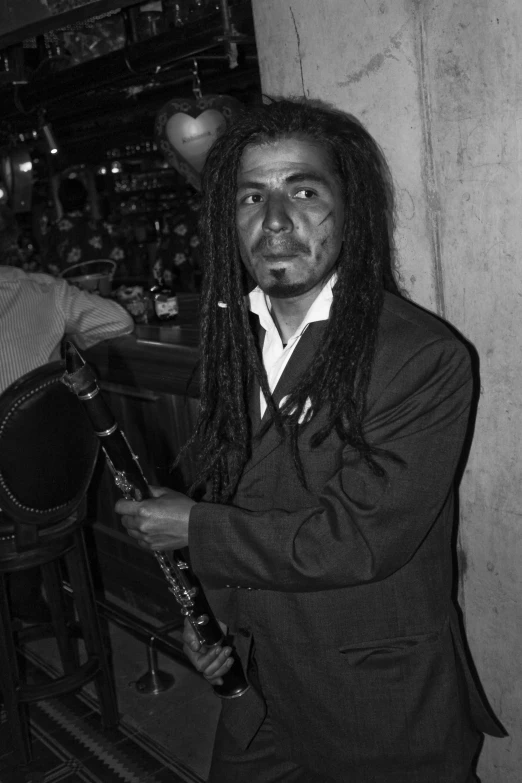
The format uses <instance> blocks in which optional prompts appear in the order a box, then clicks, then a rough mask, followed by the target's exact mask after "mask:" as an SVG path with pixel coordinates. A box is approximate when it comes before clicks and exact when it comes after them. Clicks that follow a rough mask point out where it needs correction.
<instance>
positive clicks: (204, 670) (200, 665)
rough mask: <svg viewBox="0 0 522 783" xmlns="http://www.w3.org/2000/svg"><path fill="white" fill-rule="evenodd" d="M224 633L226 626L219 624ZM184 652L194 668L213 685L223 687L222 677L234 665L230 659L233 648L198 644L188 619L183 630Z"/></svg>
mask: <svg viewBox="0 0 522 783" xmlns="http://www.w3.org/2000/svg"><path fill="white" fill-rule="evenodd" d="M219 624H220V626H221V629H222V631H223V633H226V626H225V625H223V623H219ZM183 651H184V653H185V655H186V656H187V658H188V659H189V661H190V662H191V663H192V665H193V666H194V668H196V669H197V670H198V672H201V674H202V675H203V676H204V677H205V678H206V679H207V680H208V681H209V683H210V684H211V685H222V684H223V680H222V676H223V675H224V674H226V673H227V671H228V670H229V669H230V667H231V666H232V663H233V658H232V657H230V654H231V652H232V648H231V647H221V645H220V644H216V646H215V647H210V648H209V647H205V645H201V644H200V643H199V642H198V638H197V636H196V633H195V631H194V629H193V628H192V626H191V624H190V623H189V621H188V620H187V619H185V627H184V629H183Z"/></svg>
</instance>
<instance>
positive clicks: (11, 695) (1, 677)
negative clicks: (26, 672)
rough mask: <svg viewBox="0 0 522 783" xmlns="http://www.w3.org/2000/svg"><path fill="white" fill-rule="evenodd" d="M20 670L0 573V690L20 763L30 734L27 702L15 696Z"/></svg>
mask: <svg viewBox="0 0 522 783" xmlns="http://www.w3.org/2000/svg"><path fill="white" fill-rule="evenodd" d="M19 684H20V669H19V666H18V658H17V652H16V647H15V643H14V635H13V626H12V622H11V611H10V608H9V601H8V599H7V580H6V575H5V574H4V573H2V574H0V690H1V692H2V697H3V701H4V708H5V712H6V716H7V724H8V726H9V729H10V731H11V736H12V740H13V746H14V749H15V753H16V755H17V758H18V760H19V762H20V764H22V765H25V764H29V762H30V761H31V758H32V750H31V736H30V727H29V717H28V713H27V705H25V704H23V703H21V702H20V701H19V699H18V686H19Z"/></svg>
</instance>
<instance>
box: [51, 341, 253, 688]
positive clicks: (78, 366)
mask: <svg viewBox="0 0 522 783" xmlns="http://www.w3.org/2000/svg"><path fill="white" fill-rule="evenodd" d="M64 350H65V374H64V378H63V380H64V383H65V384H66V386H68V387H69V389H71V391H73V392H74V393H75V394H76V395H77V396H78V398H79V399H80V400H81V401H82V402H83V403H84V405H85V409H86V411H87V414H88V416H89V419H90V421H91V424H92V426H93V428H94V431H95V433H96V435H97V436H98V437H99V438H100V441H101V446H102V450H103V452H104V454H105V459H106V461H107V465H108V467H109V470H110V472H111V473H112V476H113V479H114V483H115V484H116V486H117V487H118V489H119V490H120V492H121V493H122V495H123V497H124V498H125V500H138V501H139V500H144V499H147V498H152V497H153V495H152V493H151V490H150V487H149V485H148V483H147V480H146V478H145V476H144V474H143V471H142V469H141V466H140V463H139V461H138V457H137V456H136V454H134V452H133V450H132V448H131V447H130V444H129V442H128V440H127V438H126V437H125V433H124V432H123V431H122V430H121V429H120V428H119V426H118V423H117V421H116V419H115V418H114V415H113V413H112V411H111V410H110V408H109V407H108V405H107V404H106V403H105V401H104V400H103V398H102V396H101V393H100V387H99V386H98V381H97V379H96V376H95V375H94V372H93V371H92V369H91V367H90V366H89V365H88V364H87V363H86V362H85V360H84V359H83V357H82V356H81V354H80V352H79V351H78V349H77V348H76V346H75V345H73V344H72V343H71V342H69V341H65V343H64ZM154 556H155V558H156V560H157V561H158V563H159V566H160V568H161V570H162V571H163V574H164V576H165V578H166V580H167V583H168V586H169V587H168V589H169V590H170V592H171V593H172V595H173V596H174V598H175V599H176V601H177V602H178V603H179V605H180V606H181V614H182V615H183V616H184V617H186V618H187V620H188V621H189V623H190V624H191V626H192V628H193V629H194V631H195V633H196V636H197V638H198V641H199V642H200V644H202V645H205V647H208V648H210V647H214V646H215V645H217V644H221V643H222V642H223V640H224V638H225V637H224V634H223V631H222V630H221V626H220V625H219V623H218V621H217V619H216V617H215V616H214V614H213V612H212V609H211V608H210V605H209V603H208V601H207V598H206V596H205V594H204V592H203V589H202V587H201V584H200V582H199V580H198V578H197V577H196V575H195V574H194V572H193V571H192V570H191V568H190V566H189V564H188V563H187V561H186V560H185V559H184V557H183V554H182V552H181V551H180V550H175V551H169V552H167V551H164V552H154ZM232 658H233V661H234V662H233V664H232V666H231V667H230V669H229V670H228V671H227V672H226V673H225V674H223V675H222V680H223V683H222V685H215V686H213V687H214V691H215V693H216V694H217V695H218V696H220V697H221V698H223V699H234V698H237V697H238V696H242V695H243V693H245V692H246V691H247V690H248V688H249V687H250V686H249V684H248V682H247V680H246V678H245V675H244V673H243V668H242V666H241V661H240V660H239V657H238V656H237V653H236V652H235V651H234V650H233V651H232Z"/></svg>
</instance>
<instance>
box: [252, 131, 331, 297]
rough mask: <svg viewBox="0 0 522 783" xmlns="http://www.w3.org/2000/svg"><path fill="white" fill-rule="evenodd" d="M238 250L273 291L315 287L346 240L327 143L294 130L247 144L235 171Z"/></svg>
mask: <svg viewBox="0 0 522 783" xmlns="http://www.w3.org/2000/svg"><path fill="white" fill-rule="evenodd" d="M237 184H238V190H237V198H236V226H237V232H238V238H239V247H240V252H241V258H242V259H243V263H244V264H245V266H246V268H247V269H248V271H249V272H250V274H251V275H252V277H253V278H254V280H255V281H256V283H257V284H258V285H259V286H260V288H261V289H262V290H263V291H264V292H265V293H267V294H269V295H270V296H273V297H276V298H282V299H288V298H291V297H299V296H301V295H302V294H308V293H309V292H311V291H312V290H313V289H315V288H316V289H317V292H319V290H320V288H321V287H322V285H323V284H324V282H325V281H326V280H327V279H328V277H329V276H330V274H331V272H332V269H333V267H334V265H335V262H336V261H337V258H338V256H339V252H340V250H341V245H342V241H343V231H344V200H343V196H342V191H341V186H340V184H339V182H338V180H337V177H336V176H335V173H334V170H333V167H332V163H331V161H330V158H329V156H328V154H327V153H326V151H325V150H324V149H322V147H320V146H319V145H317V144H315V143H313V142H311V141H303V140H302V139H297V138H287V139H280V140H278V141H274V142H267V143H263V144H255V145H250V146H248V147H246V149H245V151H244V153H243V156H242V158H241V162H240V167H239V173H238V182H237Z"/></svg>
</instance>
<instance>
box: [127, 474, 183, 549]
mask: <svg viewBox="0 0 522 783" xmlns="http://www.w3.org/2000/svg"><path fill="white" fill-rule="evenodd" d="M151 491H152V494H153V495H154V497H153V498H152V499H149V500H141V501H135V500H118V502H117V503H116V506H115V507H114V508H115V511H116V513H117V514H121V515H122V518H121V521H122V524H123V525H124V527H126V528H127V532H128V533H129V535H130V536H132V538H135V539H136V540H137V542H138V544H139V545H140V546H141V547H143V548H144V549H150V550H160V549H181V547H184V546H187V545H188V527H189V517H190V509H191V508H192V506H194V505H195V501H194V500H191V499H190V498H189V497H187V495H183V494H182V493H181V492H175V491H174V490H172V489H166V488H165V487H151Z"/></svg>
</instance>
